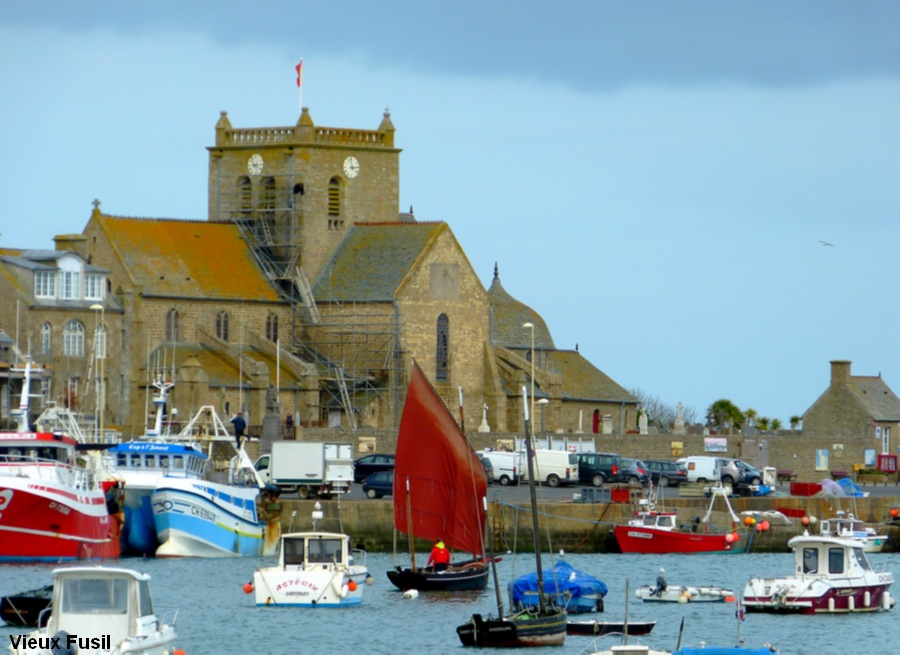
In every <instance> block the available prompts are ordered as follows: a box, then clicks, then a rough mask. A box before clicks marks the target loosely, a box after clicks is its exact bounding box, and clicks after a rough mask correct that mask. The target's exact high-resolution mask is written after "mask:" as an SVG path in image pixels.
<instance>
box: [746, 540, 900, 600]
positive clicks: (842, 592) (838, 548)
mask: <svg viewBox="0 0 900 655" xmlns="http://www.w3.org/2000/svg"><path fill="white" fill-rule="evenodd" d="M788 546H790V547H791V548H792V549H793V552H794V572H793V574H792V575H787V576H784V577H778V578H751V579H750V581H749V582H748V583H747V586H746V587H745V588H744V594H743V597H744V606H745V607H746V608H747V611H753V612H795V613H799V614H816V613H846V612H875V611H878V610H887V609H890V608H891V607H893V606H894V598H892V597H891V594H890V591H889V589H890V586H891V584H893V582H894V576H893V574H892V573H891V572H890V571H884V570H881V571H875V570H874V569H873V568H872V566H871V565H870V564H869V560H868V559H867V558H866V554H865V552H864V547H863V544H862V542H860V541H858V540H856V539H844V538H840V537H826V536H822V535H816V536H811V535H809V534H808V533H804V534H803V535H801V536H798V537H794V538H793V539H791V540H790V541H789V542H788Z"/></svg>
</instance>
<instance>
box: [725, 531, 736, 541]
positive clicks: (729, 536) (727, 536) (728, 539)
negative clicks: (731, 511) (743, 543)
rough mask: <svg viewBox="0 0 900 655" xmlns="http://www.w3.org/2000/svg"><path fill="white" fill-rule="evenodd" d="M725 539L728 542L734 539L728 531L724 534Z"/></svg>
mask: <svg viewBox="0 0 900 655" xmlns="http://www.w3.org/2000/svg"><path fill="white" fill-rule="evenodd" d="M725 541H727V542H728V543H732V542H733V541H734V535H733V534H731V533H730V532H729V533H728V534H726V535H725Z"/></svg>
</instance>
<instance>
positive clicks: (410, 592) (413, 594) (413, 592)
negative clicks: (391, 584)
mask: <svg viewBox="0 0 900 655" xmlns="http://www.w3.org/2000/svg"><path fill="white" fill-rule="evenodd" d="M403 597H404V598H407V599H412V598H418V597H419V592H418V590H417V589H407V590H406V591H404V592H403Z"/></svg>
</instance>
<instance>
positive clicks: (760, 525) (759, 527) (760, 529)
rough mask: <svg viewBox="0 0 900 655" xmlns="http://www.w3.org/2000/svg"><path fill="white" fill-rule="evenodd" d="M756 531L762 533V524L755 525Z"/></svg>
mask: <svg viewBox="0 0 900 655" xmlns="http://www.w3.org/2000/svg"><path fill="white" fill-rule="evenodd" d="M756 531H757V532H762V531H763V527H762V523H757V524H756Z"/></svg>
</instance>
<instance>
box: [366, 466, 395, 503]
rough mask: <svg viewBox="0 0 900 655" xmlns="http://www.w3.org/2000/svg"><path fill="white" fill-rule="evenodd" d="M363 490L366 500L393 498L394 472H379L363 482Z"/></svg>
mask: <svg viewBox="0 0 900 655" xmlns="http://www.w3.org/2000/svg"><path fill="white" fill-rule="evenodd" d="M362 489H363V493H364V494H366V498H381V497H383V496H392V495H393V494H394V472H393V471H378V472H377V473H373V474H372V475H370V476H369V477H367V478H366V479H365V480H363V485H362Z"/></svg>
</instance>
